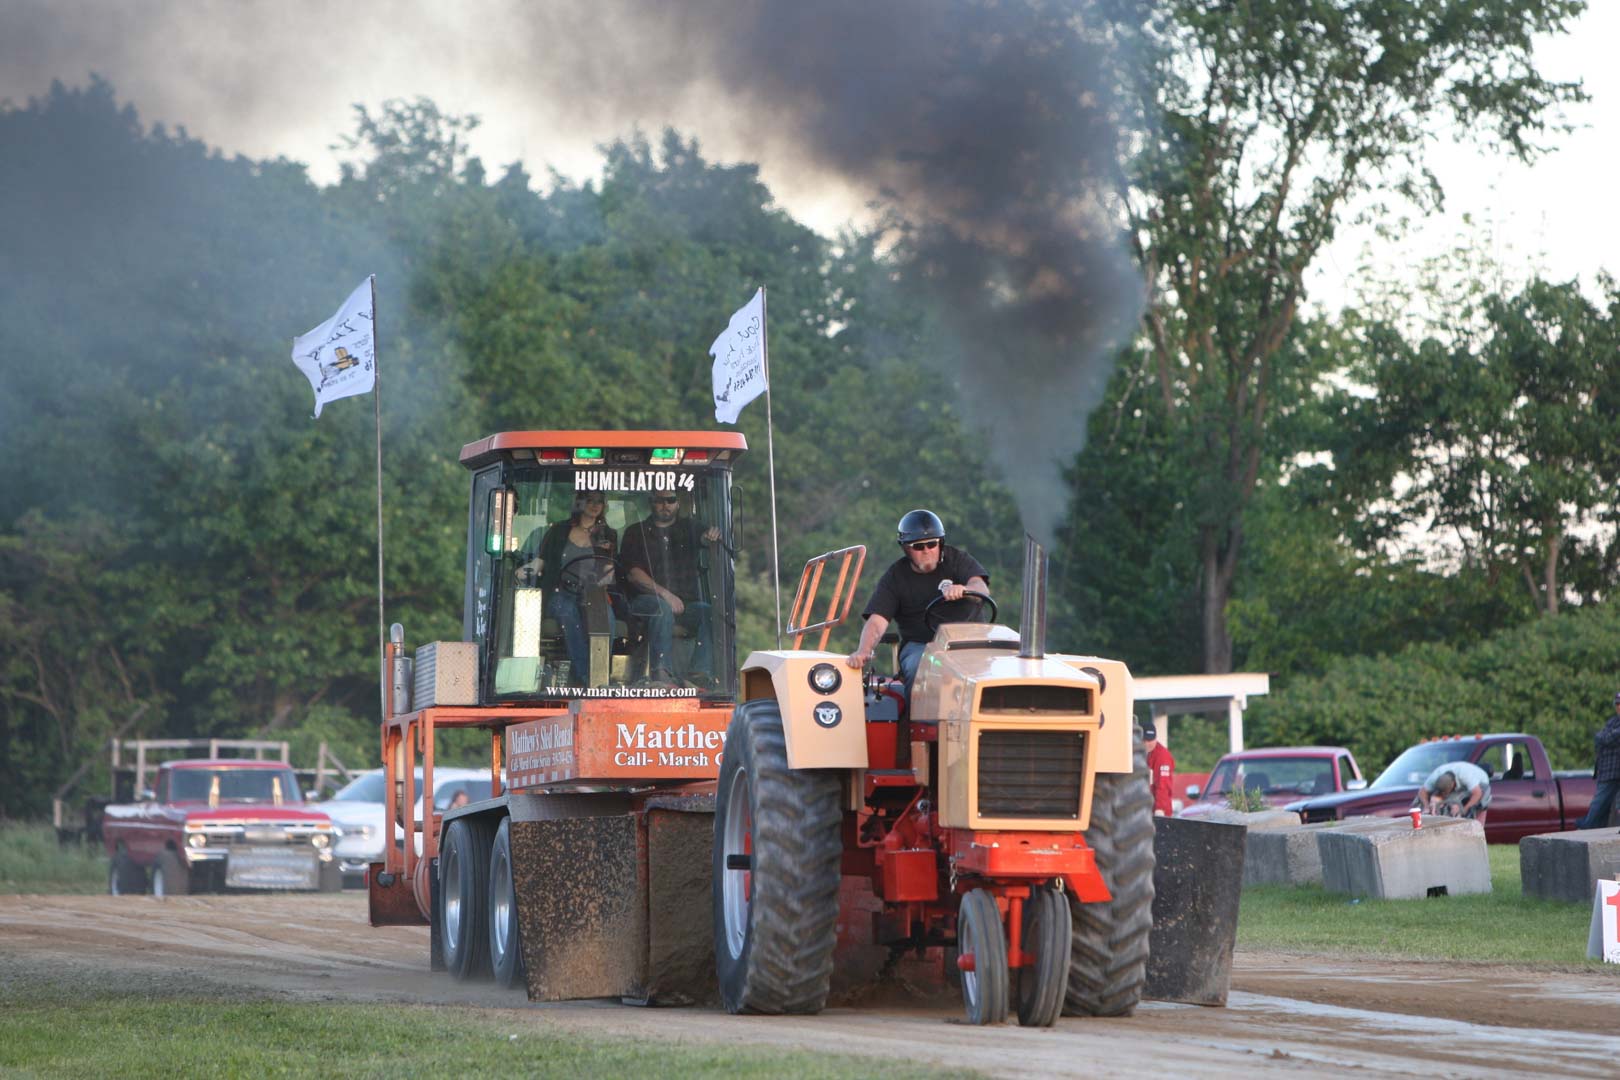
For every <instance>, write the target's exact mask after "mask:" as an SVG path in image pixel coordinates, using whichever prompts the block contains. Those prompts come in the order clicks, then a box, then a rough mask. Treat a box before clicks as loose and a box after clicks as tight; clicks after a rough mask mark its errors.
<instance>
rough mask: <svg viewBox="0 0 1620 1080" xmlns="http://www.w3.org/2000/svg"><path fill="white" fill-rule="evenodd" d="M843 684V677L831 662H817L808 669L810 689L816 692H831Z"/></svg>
mask: <svg viewBox="0 0 1620 1080" xmlns="http://www.w3.org/2000/svg"><path fill="white" fill-rule="evenodd" d="M843 684H844V677H843V676H842V675H840V674H839V673H838V669H837V668H836V667H834V666H833V665H831V664H817V665H816V666H815V667H813V668H811V669H810V689H812V690H814V691H815V692H816V693H818V694H833V693H837V692H838V688H839V687H840V686H842V685H843Z"/></svg>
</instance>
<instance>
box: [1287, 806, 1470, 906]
mask: <svg viewBox="0 0 1620 1080" xmlns="http://www.w3.org/2000/svg"><path fill="white" fill-rule="evenodd" d="M1316 842H1317V848H1318V851H1319V852H1320V854H1321V857H1322V886H1323V888H1325V889H1327V890H1328V891H1330V892H1338V893H1347V894H1349V895H1351V896H1366V897H1370V898H1372V899H1375V900H1421V899H1423V898H1424V897H1426V896H1431V895H1440V894H1442V893H1443V894H1444V895H1447V896H1462V895H1465V894H1468V893H1488V892H1490V891H1491V863H1490V858H1489V856H1488V855H1487V854H1486V849H1485V828H1484V826H1482V825H1481V824H1480V823H1479V822H1477V821H1470V820H1467V819H1464V818H1457V819H1453V818H1431V819H1428V820H1426V821H1425V822H1424V825H1423V828H1421V829H1414V828H1412V827H1411V825H1410V824H1409V823H1408V824H1405V825H1403V824H1402V823H1401V821H1400V819H1398V818H1392V819H1388V824H1382V823H1381V824H1378V825H1369V826H1352V827H1347V828H1339V829H1327V830H1324V831H1322V832H1320V833H1318V834H1317V836H1316Z"/></svg>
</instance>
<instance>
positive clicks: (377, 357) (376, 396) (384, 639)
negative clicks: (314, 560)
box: [370, 274, 389, 721]
mask: <svg viewBox="0 0 1620 1080" xmlns="http://www.w3.org/2000/svg"><path fill="white" fill-rule="evenodd" d="M370 281H371V356H372V360H371V362H372V365H373V368H372V387H371V400H372V405H373V416H374V417H375V419H376V421H377V669H378V674H379V678H378V679H377V693H378V695H379V698H380V707H381V710H382V718H383V720H384V721H386V720H387V719H388V682H389V679H388V636H387V624H386V622H385V620H384V615H383V483H382V346H381V344H380V343H379V339H378V335H377V323H378V321H379V320H378V318H377V314H378V313H377V275H376V274H372V275H370Z"/></svg>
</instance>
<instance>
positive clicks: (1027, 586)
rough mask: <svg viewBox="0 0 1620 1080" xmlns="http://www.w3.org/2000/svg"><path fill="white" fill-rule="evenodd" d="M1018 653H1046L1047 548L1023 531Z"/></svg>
mask: <svg viewBox="0 0 1620 1080" xmlns="http://www.w3.org/2000/svg"><path fill="white" fill-rule="evenodd" d="M1018 655H1019V656H1022V657H1024V658H1025V659H1029V660H1038V659H1040V658H1041V657H1043V656H1045V655H1046V549H1045V548H1043V547H1041V545H1040V544H1037V543H1036V542H1035V538H1034V537H1033V536H1030V535H1029V534H1028V533H1025V534H1024V610H1023V613H1022V614H1020V615H1019V617H1018Z"/></svg>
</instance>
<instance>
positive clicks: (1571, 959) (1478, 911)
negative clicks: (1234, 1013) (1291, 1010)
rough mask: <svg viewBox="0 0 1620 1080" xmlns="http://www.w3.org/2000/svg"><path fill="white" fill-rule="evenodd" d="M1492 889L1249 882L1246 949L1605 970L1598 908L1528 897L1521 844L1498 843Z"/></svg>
mask: <svg viewBox="0 0 1620 1080" xmlns="http://www.w3.org/2000/svg"><path fill="white" fill-rule="evenodd" d="M1488 850H1489V853H1490V860H1491V892H1490V894H1489V895H1484V896H1445V897H1434V898H1432V899H1428V900H1369V899H1361V898H1356V897H1349V896H1345V895H1344V894H1342V893H1330V892H1328V891H1327V890H1325V889H1323V888H1322V887H1321V886H1319V885H1300V886H1290V885H1263V886H1255V887H1251V888H1247V889H1244V890H1243V902H1242V907H1241V908H1240V909H1239V914H1238V933H1237V945H1238V948H1239V949H1253V950H1257V951H1258V950H1276V951H1280V952H1304V953H1323V954H1327V955H1341V956H1367V957H1381V958H1390V959H1403V960H1444V961H1455V962H1464V963H1494V964H1513V965H1518V966H1528V967H1545V968H1549V969H1551V968H1567V967H1572V966H1578V967H1589V968H1593V969H1603V970H1605V971H1608V972H1611V973H1614V974H1616V975H1617V976H1620V970H1617V969H1616V967H1615V965H1612V964H1604V963H1602V962H1600V961H1597V960H1587V958H1586V937H1587V930H1588V927H1589V924H1590V919H1591V916H1592V908H1591V905H1590V904H1589V903H1587V904H1566V903H1560V902H1558V901H1556V900H1537V899H1527V898H1526V897H1525V896H1524V894H1523V890H1522V889H1521V887H1520V881H1519V849H1518V847H1517V846H1516V845H1512V844H1492V845H1491V846H1490V848H1489V849H1488Z"/></svg>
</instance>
